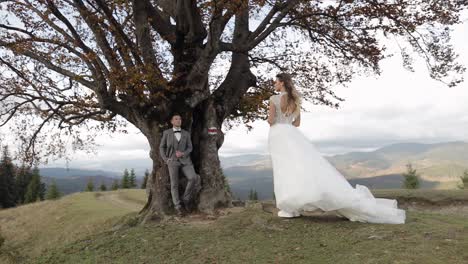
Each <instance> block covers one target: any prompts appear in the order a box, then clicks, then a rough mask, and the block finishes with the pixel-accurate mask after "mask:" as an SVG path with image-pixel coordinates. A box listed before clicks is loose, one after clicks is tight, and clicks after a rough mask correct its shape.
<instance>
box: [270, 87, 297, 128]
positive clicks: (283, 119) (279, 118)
mask: <svg viewBox="0 0 468 264" xmlns="http://www.w3.org/2000/svg"><path fill="white" fill-rule="evenodd" d="M283 95H286V93H285V92H282V93H280V94H275V95H272V96H271V97H270V102H271V103H273V104H274V105H275V109H276V113H275V123H281V124H292V122H293V121H294V120H295V119H296V117H297V113H293V114H290V115H288V116H287V115H285V114H284V113H283V112H281V106H280V102H281V96H283Z"/></svg>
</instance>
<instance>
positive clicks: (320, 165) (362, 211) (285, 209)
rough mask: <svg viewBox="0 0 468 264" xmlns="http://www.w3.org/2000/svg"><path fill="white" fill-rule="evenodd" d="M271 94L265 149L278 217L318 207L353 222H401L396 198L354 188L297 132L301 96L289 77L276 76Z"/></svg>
mask: <svg viewBox="0 0 468 264" xmlns="http://www.w3.org/2000/svg"><path fill="white" fill-rule="evenodd" d="M275 91H277V92H279V94H277V95H273V96H271V97H270V108H269V113H268V123H269V124H270V131H269V134H268V149H269V151H270V155H271V160H272V164H273V179H274V191H275V197H276V206H277V207H278V209H279V210H280V211H279V212H278V216H280V217H297V216H300V214H301V212H302V211H314V210H317V209H321V210H323V211H333V212H334V213H336V214H337V215H339V216H344V217H346V218H348V219H349V220H351V221H359V222H370V223H389V224H402V223H404V222H405V218H406V214H405V211H404V210H401V209H398V208H397V202H396V200H390V199H379V198H374V196H373V195H372V193H371V192H370V191H369V189H368V188H367V187H365V186H362V185H356V188H353V187H352V186H351V184H349V182H348V181H347V180H346V179H345V178H344V176H343V175H341V174H340V173H339V172H338V170H337V169H335V167H333V166H332V165H331V164H330V163H329V162H328V161H327V160H326V159H325V158H324V157H322V155H321V154H320V153H319V152H318V151H317V150H316V149H315V147H314V145H313V144H312V143H311V142H310V141H309V139H308V138H307V137H306V136H305V135H304V134H302V133H301V131H300V130H299V129H298V128H297V127H298V126H299V125H300V122H301V114H300V108H301V98H300V95H299V93H298V92H297V90H296V89H295V88H294V84H293V82H292V79H291V76H290V75H289V74H287V73H280V74H278V75H277V76H276V82H275Z"/></svg>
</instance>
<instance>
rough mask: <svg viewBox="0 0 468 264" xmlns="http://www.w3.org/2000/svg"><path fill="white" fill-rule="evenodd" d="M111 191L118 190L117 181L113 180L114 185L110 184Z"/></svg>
mask: <svg viewBox="0 0 468 264" xmlns="http://www.w3.org/2000/svg"><path fill="white" fill-rule="evenodd" d="M111 189H112V190H113V191H115V190H118V189H119V180H114V183H112V187H111Z"/></svg>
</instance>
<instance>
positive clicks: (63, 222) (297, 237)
mask: <svg viewBox="0 0 468 264" xmlns="http://www.w3.org/2000/svg"><path fill="white" fill-rule="evenodd" d="M374 193H375V195H376V196H377V197H387V198H397V199H398V200H399V201H400V202H408V201H413V200H414V199H419V200H418V201H421V200H427V201H430V202H431V203H436V204H437V203H442V204H449V202H450V201H452V202H455V203H457V204H460V202H462V204H463V206H468V191H466V190H453V191H447V190H375V191H374ZM145 200H146V194H145V191H144V190H119V191H114V192H102V193H78V194H73V195H69V196H65V197H63V198H62V199H60V200H57V201H45V202H40V203H36V204H31V205H25V206H20V207H18V208H13V209H7V210H1V211H0V226H1V230H0V232H1V233H2V235H3V236H4V237H5V238H6V242H5V245H4V247H2V248H1V249H0V263H13V264H17V263H47V264H54V263H73V264H75V263H106V264H107V263H125V264H129V263H334V264H339V263H347V264H353V263H359V264H361V263H415V264H419V263H427V264H432V263H468V250H466V248H468V215H460V214H457V213H452V212H451V211H447V212H444V213H440V212H437V211H434V210H432V211H431V210H427V211H425V210H422V211H421V210H414V209H412V208H410V210H408V212H407V216H408V218H407V223H406V224H404V225H379V224H365V223H356V222H350V221H347V220H344V219H340V218H337V217H334V216H330V215H322V216H314V217H301V218H296V219H281V218H278V217H276V216H275V215H273V214H271V213H268V212H266V211H263V210H262V209H261V208H259V207H258V206H257V207H256V209H255V206H253V207H252V206H251V207H249V208H247V209H245V208H232V209H227V210H224V211H223V214H222V215H221V216H220V217H219V218H209V217H206V216H203V215H199V216H194V217H187V218H183V219H182V220H179V221H176V220H173V221H169V222H165V223H152V224H149V225H146V226H134V227H130V226H129V225H123V226H121V224H122V223H123V222H125V221H127V220H131V219H132V217H133V216H135V215H136V213H137V212H138V211H139V210H140V209H141V207H142V206H143V205H144V203H145ZM265 208H266V207H265ZM116 226H121V227H120V228H116Z"/></svg>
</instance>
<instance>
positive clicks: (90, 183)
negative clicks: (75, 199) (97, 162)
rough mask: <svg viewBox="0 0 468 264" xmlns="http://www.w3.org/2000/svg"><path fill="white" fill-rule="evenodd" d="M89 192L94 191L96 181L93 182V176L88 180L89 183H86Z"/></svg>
mask: <svg viewBox="0 0 468 264" xmlns="http://www.w3.org/2000/svg"><path fill="white" fill-rule="evenodd" d="M85 191H87V192H94V183H93V179H92V178H89V180H88V184H86V190H85Z"/></svg>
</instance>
